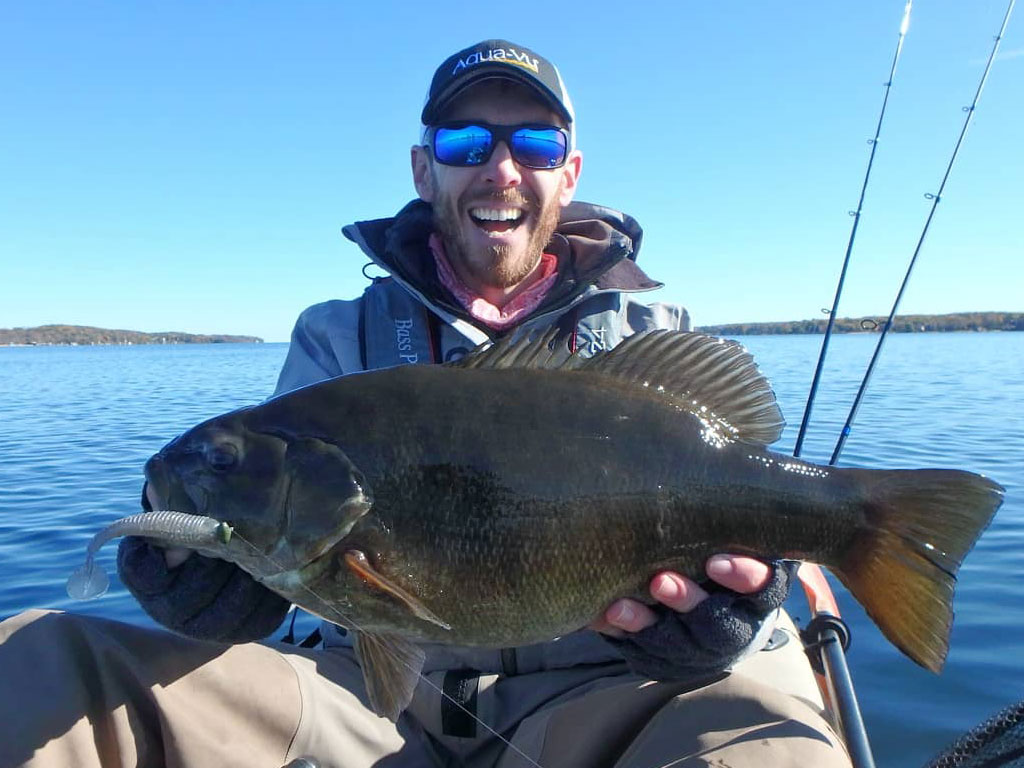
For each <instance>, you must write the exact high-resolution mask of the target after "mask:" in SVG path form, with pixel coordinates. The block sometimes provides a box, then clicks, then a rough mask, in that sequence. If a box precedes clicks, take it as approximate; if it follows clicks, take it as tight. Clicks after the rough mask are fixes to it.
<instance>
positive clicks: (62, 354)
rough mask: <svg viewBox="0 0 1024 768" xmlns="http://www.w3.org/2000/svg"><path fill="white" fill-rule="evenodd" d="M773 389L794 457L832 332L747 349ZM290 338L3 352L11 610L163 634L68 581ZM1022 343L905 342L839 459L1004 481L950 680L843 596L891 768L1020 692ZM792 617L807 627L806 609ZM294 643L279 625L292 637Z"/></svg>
mask: <svg viewBox="0 0 1024 768" xmlns="http://www.w3.org/2000/svg"><path fill="white" fill-rule="evenodd" d="M875 339H876V337H875V336H873V335H852V336H840V337H836V338H835V339H834V340H833V341H832V343H831V346H830V351H829V356H830V357H829V363H828V365H827V367H826V371H825V375H824V378H823V381H822V386H821V392H820V393H819V398H818V401H817V404H816V406H815V412H814V419H813V421H812V423H811V429H810V432H809V435H808V438H807V441H806V442H805V444H804V450H803V457H804V458H806V459H809V460H812V461H820V462H823V463H824V462H827V460H828V457H829V456H830V455H831V452H832V448H833V446H834V443H835V439H836V435H837V434H838V431H839V428H840V426H841V425H842V423H843V421H844V420H845V417H846V412H847V410H848V409H849V405H850V402H851V400H852V397H853V394H854V392H855V391H856V387H857V385H858V384H859V381H860V377H861V375H862V374H863V370H864V367H865V365H866V364H867V361H868V359H869V357H870V355H871V352H872V350H873V348H874V343H875ZM741 341H743V343H744V344H746V345H747V346H748V348H749V349H750V350H751V351H752V352H753V353H754V354H755V356H756V357H757V359H758V361H759V363H760V365H761V368H762V370H763V371H764V372H765V373H766V374H767V375H768V376H769V378H771V380H772V382H773V384H774V386H775V389H776V393H777V395H778V398H779V401H780V404H781V406H782V408H783V412H784V413H785V414H786V415H787V417H788V419H789V421H790V422H791V423H790V426H789V427H788V428H787V431H786V434H785V436H784V437H783V438H782V440H781V441H780V442H779V443H778V444H776V446H774V447H775V448H776V449H777V450H780V451H783V452H789V451H791V450H792V447H793V443H794V440H795V436H796V429H797V427H798V426H799V422H800V416H801V413H802V411H803V406H804V402H805V400H806V396H807V388H808V386H809V384H810V380H811V375H812V373H813V368H814V363H815V361H816V359H817V355H818V350H819V348H820V343H821V339H820V337H812V336H752V337H745V338H743V339H741ZM286 349H287V347H286V345H284V344H264V345H209V346H190V345H182V346H151V347H35V348H0V576H2V582H0V583H2V585H3V586H2V589H0V617H3V616H7V615H10V614H13V613H16V612H18V611H21V610H24V609H26V608H58V609H66V610H73V611H77V612H81V613H90V614H97V615H104V616H107V617H112V618H117V619H121V620H124V621H128V622H132V623H137V624H147V625H152V622H151V621H150V620H149V619H148V618H147V617H146V616H145V615H144V614H143V613H142V611H141V610H140V609H139V608H138V607H137V605H136V604H135V602H134V600H133V599H132V598H131V597H130V596H129V595H128V594H127V593H126V591H125V590H124V589H123V588H122V587H121V586H120V584H119V583H118V582H117V580H116V577H114V573H115V568H114V554H115V551H116V545H109V546H108V547H107V548H105V549H104V550H103V551H102V552H101V553H100V555H99V558H98V560H99V562H100V563H101V564H103V565H104V566H105V567H106V568H107V571H108V573H110V574H111V576H112V586H111V590H110V592H109V593H108V594H107V595H106V596H105V597H103V598H102V599H100V600H96V601H92V602H86V603H78V602H74V601H72V600H70V599H69V598H68V597H67V596H66V594H65V592H64V585H65V581H66V580H67V577H68V575H69V574H70V573H71V571H72V570H73V569H74V568H76V567H77V566H78V565H80V564H81V562H82V559H83V556H84V552H85V547H86V544H87V542H88V540H89V538H90V537H91V536H92V535H93V533H95V532H96V531H97V530H98V529H99V528H100V527H102V526H103V525H105V524H106V523H108V522H110V521H111V520H114V519H115V518H118V517H121V516H123V515H127V514H131V513H134V512H137V511H138V510H139V491H140V488H141V483H142V466H143V464H144V462H145V460H146V459H147V458H148V457H149V456H150V455H151V454H152V453H154V452H155V451H156V450H157V449H158V448H160V447H161V446H162V445H163V444H164V443H165V442H166V441H167V440H169V439H170V438H172V437H174V436H175V435H176V434H178V433H180V432H181V431H183V430H184V429H186V428H188V427H189V426H191V425H193V424H194V423H196V422H198V421H201V420H203V419H205V418H207V417H209V416H213V415H216V414H218V413H220V412H222V411H226V410H230V409H232V408H235V407H238V406H242V405H249V404H252V403H256V402H259V401H260V400H262V399H264V398H265V397H266V396H267V395H268V394H269V393H270V392H271V390H272V389H273V387H274V384H275V382H276V376H277V371H278V369H279V368H280V365H281V363H282V362H283V360H284V356H285V352H286ZM1022 360H1024V333H1016V334H1014V333H988V334H914V335H894V336H892V337H890V338H889V340H888V341H887V342H886V348H885V350H884V352H883V354H882V358H881V362H880V365H879V368H878V370H877V371H876V373H875V376H874V378H873V381H872V384H871V386H870V388H869V391H868V395H867V397H866V398H865V400H864V402H863V404H862V406H861V409H860V413H859V415H858V417H857V420H856V422H855V424H854V428H853V433H852V435H851V437H850V440H849V441H848V443H847V444H846V447H845V449H844V453H843V455H842V457H841V459H840V462H839V463H840V464H841V465H843V466H854V465H856V466H865V467H897V466H903V467H925V466H936V467H957V468H962V469H969V470H972V471H976V472H981V473H984V474H986V475H989V476H991V477H992V478H994V479H996V480H997V481H999V482H1000V483H1002V484H1003V485H1004V486H1005V487H1006V490H1007V493H1006V502H1005V504H1004V505H1003V508H1002V510H1001V511H1000V513H999V514H998V515H997V516H996V519H995V521H994V523H993V524H992V526H991V527H990V528H989V530H988V531H987V532H986V533H985V535H984V536H983V537H982V539H981V541H980V543H979V544H978V546H977V547H976V548H975V550H974V551H973V552H972V553H971V554H970V555H969V556H968V558H967V560H966V562H965V564H964V566H963V569H962V570H961V577H960V583H959V587H958V591H957V599H956V613H957V615H956V623H955V626H954V630H953V637H952V650H951V652H950V655H949V660H948V662H947V665H946V669H945V671H944V672H943V674H942V675H940V676H935V675H932V674H931V673H928V672H925V671H924V670H922V669H920V668H918V667H917V666H915V665H914V664H913V663H912V662H910V661H909V660H907V659H906V658H905V657H903V656H902V655H901V654H900V653H899V652H897V651H896V650H895V649H894V648H893V647H892V646H890V645H889V644H888V643H887V642H886V641H885V640H884V639H883V638H882V637H881V635H880V634H879V633H878V631H877V630H876V629H875V628H874V626H873V625H872V624H871V622H870V620H868V619H867V618H866V617H865V616H864V614H863V613H862V612H861V610H860V608H859V607H858V606H857V605H856V603H855V602H854V601H853V600H852V598H850V597H849V596H848V595H847V594H846V593H845V592H843V591H842V589H841V588H839V587H837V593H838V594H839V597H840V604H841V607H842V610H843V612H844V616H845V617H846V618H847V620H848V621H849V623H850V624H851V626H852V629H853V637H854V640H853V646H852V648H851V650H850V665H851V669H852V672H853V677H854V681H855V683H856V685H857V692H858V695H859V697H860V701H861V706H862V709H863V710H864V714H865V719H866V721H867V726H868V730H869V735H870V737H871V740H872V743H873V746H874V750H875V755H876V760H877V762H878V764H879V765H880V766H918V765H921V764H922V763H923V762H924V761H925V760H926V759H927V758H928V757H930V756H931V755H932V754H934V753H935V752H936V751H937V750H938V749H940V748H941V747H943V746H945V745H946V744H947V743H948V742H949V741H951V740H952V739H953V738H955V737H956V736H957V735H959V734H960V733H962V732H963V731H965V730H967V729H968V728H969V727H971V726H973V725H975V724H977V723H978V722H980V721H981V720H983V719H984V718H985V717H987V716H989V715H990V714H992V713H994V712H995V711H996V710H998V709H1000V708H1002V707H1004V706H1006V705H1008V704H1011V703H1014V702H1016V701H1018V700H1020V699H1022V698H1024V487H1022V470H1024V417H1022V411H1024V363H1022ZM791 606H792V607H791V610H792V612H793V613H794V614H796V615H797V616H800V617H803V618H806V609H805V608H803V606H802V605H801V603H800V602H793V601H791ZM282 632H283V630H282Z"/></svg>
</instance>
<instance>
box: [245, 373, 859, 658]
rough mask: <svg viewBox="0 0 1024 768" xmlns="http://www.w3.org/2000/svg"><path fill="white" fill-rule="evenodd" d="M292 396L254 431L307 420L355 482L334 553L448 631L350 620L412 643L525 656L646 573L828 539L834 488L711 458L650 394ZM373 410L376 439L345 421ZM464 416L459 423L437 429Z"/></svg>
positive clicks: (599, 389) (512, 388)
mask: <svg viewBox="0 0 1024 768" xmlns="http://www.w3.org/2000/svg"><path fill="white" fill-rule="evenodd" d="M411 392H414V393H415V401H413V400H412V399H411V398H410V397H409V393H411ZM301 394H302V393H296V397H295V398H294V400H293V401H291V402H282V405H284V406H287V408H280V409H275V408H273V407H270V406H272V405H273V404H268V406H264V407H263V411H262V417H263V418H264V419H265V420H266V421H267V422H268V423H269V422H272V423H273V424H275V425H276V426H277V427H278V428H280V427H281V426H282V425H284V426H285V427H286V428H287V429H289V430H296V431H299V430H303V429H306V430H308V429H309V428H310V427H311V425H310V424H309V423H308V419H309V414H317V415H318V418H319V419H320V422H319V423H318V425H317V428H318V430H319V431H320V432H322V433H329V434H331V435H332V436H333V439H334V440H336V441H338V443H339V444H340V445H342V446H343V447H344V450H345V453H346V455H348V456H349V458H350V459H351V460H352V462H353V463H354V464H355V465H356V466H358V467H359V468H360V469H361V471H363V472H364V474H365V475H366V477H367V484H368V485H369V487H370V488H372V489H373V495H374V503H373V509H372V511H371V512H370V513H368V514H367V515H366V517H365V518H363V520H362V521H361V522H360V523H359V524H358V525H357V526H356V527H355V528H354V529H353V530H352V532H351V533H350V534H349V536H347V537H346V539H345V540H344V542H343V543H342V544H339V546H341V547H353V546H354V547H356V548H358V549H361V550H367V551H369V552H372V553H373V558H372V559H374V561H375V562H376V563H377V564H378V568H379V569H380V570H381V572H383V573H385V574H386V575H388V577H389V578H392V579H394V580H395V582H396V583H397V584H399V585H400V586H401V587H402V588H404V589H406V590H409V591H411V592H414V593H415V594H417V595H418V596H419V597H420V599H422V600H423V602H424V603H425V604H427V605H428V606H430V607H431V610H433V611H434V612H435V613H437V614H438V615H439V616H443V617H444V619H445V621H446V622H447V623H449V624H451V626H452V629H451V630H450V631H449V630H445V629H443V628H441V627H439V626H437V625H432V624H429V623H425V622H422V621H420V620H419V619H417V618H416V617H415V616H412V615H410V614H408V612H406V611H403V610H402V607H401V606H400V605H397V604H395V603H394V601H391V600H389V599H385V600H383V601H381V600H379V599H378V598H380V597H382V596H381V595H379V594H378V593H373V592H369V593H366V595H365V596H366V597H367V598H368V600H367V602H368V603H370V604H369V605H367V606H365V610H366V612H367V613H369V614H372V615H374V616H377V615H379V616H380V621H381V622H382V624H386V625H388V626H391V627H393V626H394V625H395V624H396V623H398V624H404V625H405V629H406V631H407V632H408V633H409V634H410V635H411V636H414V637H416V638H417V639H421V640H432V641H443V640H445V639H446V638H447V637H450V636H451V635H452V634H455V635H457V636H458V637H459V640H460V642H462V643H465V644H483V645H507V644H509V643H510V641H511V643H512V644H525V643H530V642H536V641H538V640H543V639H548V638H550V637H553V636H557V635H561V634H565V633H566V632H569V631H572V630H573V629H576V628H578V627H579V626H581V625H583V624H586V623H587V622H589V621H590V620H591V619H593V618H594V617H596V616H597V614H598V613H599V612H600V611H601V610H602V608H603V607H605V606H607V605H608V604H609V603H610V602H611V601H612V600H613V599H615V598H616V597H619V596H622V595H626V594H628V595H635V596H641V595H645V594H646V582H647V581H648V580H649V578H650V576H651V575H652V573H653V572H655V571H656V570H657V569H660V568H671V569H675V570H680V571H683V572H685V573H688V574H690V575H694V576H698V575H699V574H700V573H701V572H702V569H703V563H704V561H705V560H706V559H707V557H708V556H710V555H711V554H713V553H715V552H719V551H740V552H747V551H749V552H760V553H770V554H772V555H783V554H785V555H789V556H800V557H808V556H816V557H819V558H821V559H827V556H826V557H822V556H823V555H826V553H825V552H822V551H821V550H822V544H823V543H824V544H825V546H826V547H827V546H828V544H829V543H830V542H834V541H839V540H841V539H842V538H843V535H842V534H841V533H839V534H837V533H836V532H835V531H834V529H835V528H837V527H838V528H842V527H843V525H842V515H837V514H835V512H834V507H835V504H836V493H835V488H834V487H833V489H832V491H830V493H829V494H828V497H827V498H826V495H825V494H823V493H821V492H820V483H819V482H818V478H817V477H816V476H810V475H802V474H800V473H794V472H791V471H786V470H784V469H782V466H783V462H782V461H780V459H781V458H782V457H776V458H771V457H772V454H770V452H767V451H765V450H763V449H760V448H758V447H756V446H749V445H745V444H741V443H735V442H734V443H732V444H730V445H728V446H726V447H725V448H724V449H723V448H720V447H716V446H715V445H714V444H713V443H711V442H709V441H708V440H706V439H704V438H702V437H700V434H699V431H700V428H701V425H699V424H698V423H697V420H696V419H695V418H694V417H693V416H692V415H691V414H689V413H687V412H685V411H682V410H680V407H679V405H678V404H677V403H676V402H675V401H674V400H673V399H672V398H670V397H668V396H666V395H665V393H664V392H658V391H656V390H654V389H652V388H650V387H637V386H632V385H630V386H625V385H623V384H622V383H621V382H619V381H617V380H608V379H607V378H605V377H602V376H599V375H595V374H592V373H588V372H585V371H573V372H569V373H564V372H558V371H548V370H524V371H515V372H514V375H512V372H510V371H503V370H469V371H464V370H460V369H447V368H443V367H436V366H430V367H427V366H417V367H413V366H408V367H405V368H403V369H397V370H391V371H387V372H380V373H367V374H360V375H359V376H354V377H349V378H348V379H338V380H335V382H334V386H333V387H319V388H315V389H314V388H310V389H309V390H307V394H309V395H311V396H313V397H314V398H321V397H328V398H330V400H331V402H330V404H328V403H326V402H313V403H305V402H302V399H301V398H300V397H299V395H301ZM372 399H377V400H379V401H388V402H394V401H398V403H399V404H398V406H397V407H396V408H395V409H393V410H389V411H388V413H387V418H386V421H387V426H385V427H384V428H382V421H384V420H385V416H384V413H383V412H382V411H381V410H379V409H377V408H373V409H363V408H359V407H358V404H360V403H363V402H366V401H368V400H372ZM346 403H351V404H353V406H354V407H346V406H345V405H344V404H346ZM463 412H473V413H474V418H472V419H467V420H464V421H459V422H458V423H457V424H455V425H454V426H453V424H452V421H453V416H452V415H453V414H458V413H463ZM292 414H301V421H302V422H303V423H301V424H300V423H294V424H293V423H290V422H291V416H292ZM325 418H326V419H329V420H330V423H327V422H325V421H324V419H325ZM786 463H787V464H793V463H794V462H793V460H787V461H786ZM797 464H801V465H802V463H800V462H797ZM808 466H809V465H808ZM745 475H750V476H751V477H750V479H749V480H744V476H745ZM848 490H850V491H852V490H853V489H848ZM723 498H726V499H729V500H730V503H729V504H727V505H726V504H723ZM850 506H852V505H850ZM851 526H852V523H851V524H850V525H848V526H847V527H851ZM383 529H386V533H382V530H383ZM805 531H808V532H809V533H810V537H809V538H810V542H809V543H808V544H807V545H804V546H800V542H799V540H798V539H799V537H800V536H801V535H802V534H803V533H804V532H805ZM751 532H753V533H754V540H751V539H750V534H751ZM822 533H825V534H827V535H822ZM730 547H731V549H730ZM332 578H335V579H336V578H337V575H335V576H333V577H332ZM331 583H334V582H331ZM466 584H471V585H472V594H473V599H472V600H471V601H467V600H465V598H464V597H463V593H464V591H465V589H464V585H466ZM309 586H310V587H311V588H312V589H313V590H314V591H316V592H323V590H324V589H326V588H327V583H326V582H322V583H321V588H319V589H318V588H317V586H316V584H315V583H311V584H310V585H309ZM355 587H356V585H355V584H348V585H347V586H346V587H345V589H346V590H350V589H352V590H354V589H355ZM360 613H362V612H361V611H360ZM362 624H363V626H365V627H367V628H369V629H374V628H377V624H375V623H374V621H373V620H369V621H367V620H366V618H365V617H364V621H363V622H362Z"/></svg>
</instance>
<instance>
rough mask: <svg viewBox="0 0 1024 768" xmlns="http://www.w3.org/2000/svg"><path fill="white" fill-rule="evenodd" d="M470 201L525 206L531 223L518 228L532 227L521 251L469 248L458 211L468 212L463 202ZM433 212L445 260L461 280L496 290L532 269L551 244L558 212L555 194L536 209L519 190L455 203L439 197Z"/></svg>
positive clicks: (504, 247) (467, 195)
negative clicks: (442, 244) (442, 242)
mask: <svg viewBox="0 0 1024 768" xmlns="http://www.w3.org/2000/svg"><path fill="white" fill-rule="evenodd" d="M435 188H436V187H435ZM559 191H560V189H559ZM470 199H471V200H472V202H473V204H474V205H478V206H486V204H487V202H494V203H497V204H500V203H505V204H514V205H521V206H525V210H526V211H528V213H527V218H528V219H532V222H527V223H524V224H520V225H519V226H531V227H532V229H531V231H530V235H529V238H528V239H527V242H526V246H525V248H522V247H519V246H513V245H510V244H507V243H499V244H495V245H489V246H484V247H483V248H481V247H480V246H473V245H471V244H470V243H469V241H468V238H467V237H466V232H465V230H464V228H463V219H462V217H461V216H460V215H459V211H461V210H468V208H467V206H466V201H468V200H470ZM433 209H434V227H435V229H436V230H437V232H438V233H440V235H441V238H442V239H443V240H444V246H445V252H446V255H447V256H448V261H449V262H450V263H451V264H452V266H453V267H454V268H455V270H456V271H457V272H458V273H459V274H460V275H461V276H462V278H463V280H464V281H466V278H469V279H470V281H472V282H474V283H476V284H477V285H489V286H493V287H496V288H511V287H512V286H514V285H517V284H518V283H520V282H522V281H523V280H524V279H526V277H527V275H529V274H530V272H532V271H533V270H534V268H535V267H536V266H537V264H538V263H539V262H540V257H541V254H542V253H543V252H544V248H545V247H547V244H548V243H549V242H551V235H553V234H554V232H555V228H556V227H557V226H558V219H559V214H560V212H561V206H560V205H559V203H558V194H557V193H556V194H554V195H552V196H551V199H550V200H549V201H548V202H547V204H546V205H545V206H544V207H543V208H539V209H538V207H537V203H536V201H535V200H532V199H531V198H530V197H527V196H526V195H524V194H523V193H522V192H521V191H520V190H519V189H506V190H503V191H501V192H498V193H494V194H490V195H487V196H486V197H481V196H480V195H479V194H475V195H474V194H470V192H466V193H464V194H463V195H462V196H460V198H459V199H458V200H453V199H452V198H451V197H449V196H443V197H441V199H439V200H435V201H434V204H433ZM469 226H473V225H472V224H470V225H469Z"/></svg>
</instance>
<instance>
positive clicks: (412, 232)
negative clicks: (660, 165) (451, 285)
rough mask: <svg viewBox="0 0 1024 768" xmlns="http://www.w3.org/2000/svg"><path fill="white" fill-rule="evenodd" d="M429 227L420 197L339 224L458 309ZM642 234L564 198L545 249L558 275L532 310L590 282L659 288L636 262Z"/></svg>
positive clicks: (605, 212) (384, 262)
mask: <svg viewBox="0 0 1024 768" xmlns="http://www.w3.org/2000/svg"><path fill="white" fill-rule="evenodd" d="M433 231H434V225H433V209H432V208H431V206H430V205H429V204H428V203H425V202H423V201H422V200H413V201H412V202H410V203H409V204H408V205H406V206H405V207H404V208H403V209H402V210H401V211H399V212H398V213H397V214H396V215H395V216H393V217H390V218H386V219H372V220H369V221H359V222H356V223H355V224H350V225H349V226H347V227H345V228H344V229H343V230H342V232H343V233H344V234H345V236H346V237H347V238H348V239H349V240H351V241H353V242H354V243H357V244H358V245H359V246H360V247H361V248H362V249H363V251H364V252H365V253H366V254H367V255H368V256H369V257H370V258H371V259H373V261H374V262H375V263H376V264H377V265H379V266H380V267H382V268H384V269H386V270H387V271H388V272H390V273H391V274H392V275H394V276H395V277H396V278H398V279H400V280H402V281H403V282H405V283H407V284H409V285H410V286H411V287H413V288H414V289H416V290H417V291H420V292H421V293H423V294H424V295H426V296H430V297H432V299H433V300H435V301H437V302H438V303H439V304H441V305H442V306H444V307H445V309H447V310H449V311H453V312H455V313H457V314H459V315H464V314H465V313H464V311H463V310H462V308H461V307H459V306H458V305H457V304H456V302H455V301H454V299H453V298H452V297H450V296H449V295H448V291H447V290H446V289H445V288H444V287H443V286H441V284H440V282H439V280H438V278H437V273H436V270H435V268H434V257H433V255H432V254H431V252H430V248H429V246H428V245H427V241H428V238H429V237H430V234H431V232H433ZM642 238H643V230H642V229H641V228H640V225H639V224H638V223H637V221H636V220H635V219H634V218H633V217H631V216H628V215H626V214H624V213H620V212H619V211H616V210H614V209H612V208H605V207H604V206H600V205H593V204H591V203H585V202H573V203H570V204H569V205H568V206H566V207H565V208H563V209H562V214H561V217H560V219H559V223H558V227H557V229H556V230H555V234H554V235H553V236H552V239H551V242H550V243H549V245H548V247H547V249H546V250H547V251H548V252H551V253H554V254H555V255H556V256H558V262H559V263H558V275H559V279H558V282H557V283H556V285H555V286H554V287H553V288H552V290H551V291H550V292H549V294H548V296H547V297H546V298H545V300H544V302H543V304H542V305H541V306H540V307H538V309H537V311H538V312H539V311H542V310H544V309H546V308H549V307H551V306H553V305H555V304H560V303H566V302H569V301H571V300H572V299H573V298H575V297H576V296H578V295H580V294H581V293H583V292H584V291H586V290H587V289H588V288H589V287H590V286H594V287H595V288H596V289H599V290H619V291H648V290H653V289H655V288H660V287H661V286H662V283H659V282H657V281H656V280H652V279H651V278H650V277H648V276H647V275H646V274H645V273H644V272H643V270H642V269H640V267H638V266H637V264H636V257H637V252H638V251H639V250H640V242H641V240H642Z"/></svg>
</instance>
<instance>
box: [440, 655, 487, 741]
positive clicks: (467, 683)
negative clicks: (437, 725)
mask: <svg viewBox="0 0 1024 768" xmlns="http://www.w3.org/2000/svg"><path fill="white" fill-rule="evenodd" d="M479 678H480V673H479V672H478V671H476V670H475V669H453V670H449V671H448V672H445V675H444V682H443V683H442V684H441V690H442V691H444V698H442V699H441V730H442V731H443V732H444V735H445V736H455V737H457V738H461V739H472V738H474V737H475V736H476V694H477V680H479Z"/></svg>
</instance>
